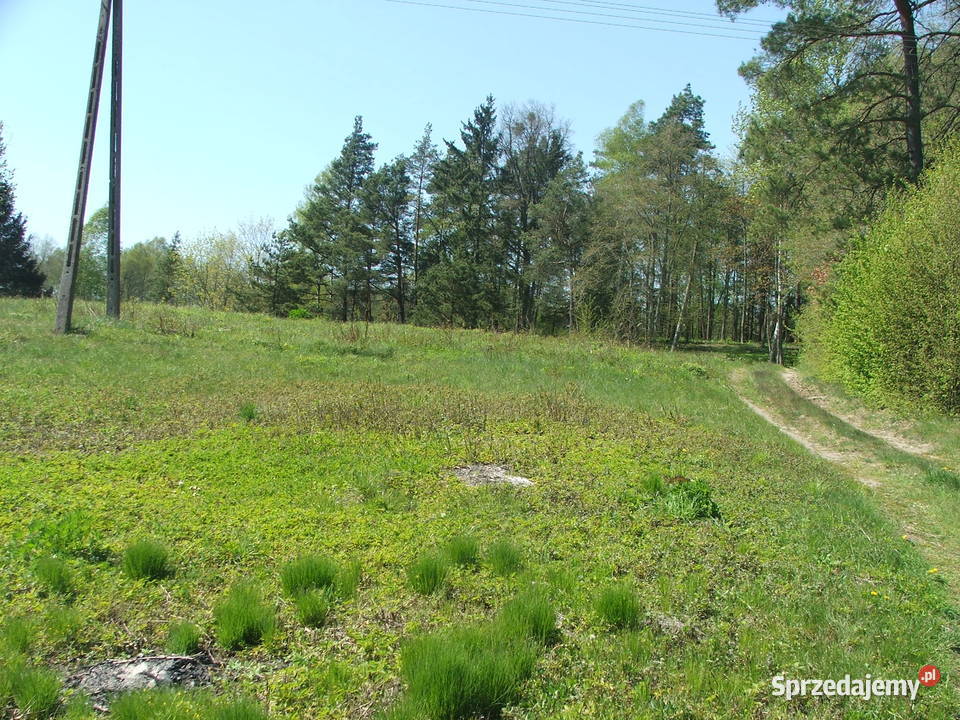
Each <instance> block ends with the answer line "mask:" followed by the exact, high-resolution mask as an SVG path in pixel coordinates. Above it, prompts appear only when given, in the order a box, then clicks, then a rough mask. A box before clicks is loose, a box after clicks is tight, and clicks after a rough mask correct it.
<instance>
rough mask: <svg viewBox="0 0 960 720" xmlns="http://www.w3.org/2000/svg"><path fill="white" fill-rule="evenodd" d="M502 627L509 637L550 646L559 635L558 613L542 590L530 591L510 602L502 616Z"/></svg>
mask: <svg viewBox="0 0 960 720" xmlns="http://www.w3.org/2000/svg"><path fill="white" fill-rule="evenodd" d="M500 625H501V626H502V628H503V630H504V632H506V633H507V634H508V635H510V636H513V637H519V638H524V639H527V640H531V641H533V642H535V643H537V644H538V645H549V644H550V643H552V642H554V641H555V640H556V638H557V636H558V634H559V631H558V629H557V613H556V611H555V610H554V609H553V604H552V603H551V602H550V599H549V598H548V597H547V596H546V594H545V593H544V592H542V591H540V590H528V591H526V592H524V593H521V594H520V595H517V596H516V597H515V598H513V600H511V601H510V602H508V603H507V604H506V605H505V606H504V608H503V612H502V613H501V615H500Z"/></svg>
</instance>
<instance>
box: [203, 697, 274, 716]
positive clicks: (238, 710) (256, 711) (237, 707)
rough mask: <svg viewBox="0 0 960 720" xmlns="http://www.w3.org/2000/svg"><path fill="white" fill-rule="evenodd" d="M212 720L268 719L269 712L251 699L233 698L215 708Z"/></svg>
mask: <svg viewBox="0 0 960 720" xmlns="http://www.w3.org/2000/svg"><path fill="white" fill-rule="evenodd" d="M209 717H210V720H268V716H267V713H266V712H265V711H264V710H263V708H261V707H260V706H259V705H257V704H256V703H254V702H251V701H249V700H233V701H230V702H228V703H227V704H225V705H220V706H218V707H216V708H214V709H213V712H212V713H211V714H210V715H209Z"/></svg>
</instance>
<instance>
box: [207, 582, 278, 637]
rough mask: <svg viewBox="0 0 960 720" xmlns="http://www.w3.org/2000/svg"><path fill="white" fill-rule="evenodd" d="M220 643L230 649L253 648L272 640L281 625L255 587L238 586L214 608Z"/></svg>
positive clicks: (245, 584)
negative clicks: (278, 624)
mask: <svg viewBox="0 0 960 720" xmlns="http://www.w3.org/2000/svg"><path fill="white" fill-rule="evenodd" d="M213 619H214V622H215V623H216V636H217V642H219V643H220V645H221V646H222V647H224V648H226V649H227V650H239V649H240V648H243V647H252V646H255V645H259V644H260V643H261V642H264V641H265V640H267V639H269V638H270V636H271V635H272V634H273V632H274V630H275V629H276V626H277V618H276V614H275V613H274V610H273V608H272V607H270V606H269V605H267V604H265V603H264V602H263V600H262V598H261V596H260V592H259V591H258V590H257V589H256V588H254V587H253V586H252V585H250V584H247V583H240V584H237V585H235V586H234V587H233V588H232V589H231V590H230V591H229V592H228V593H227V595H226V596H225V597H224V598H223V599H222V600H220V602H218V603H217V605H216V606H215V607H214V609H213Z"/></svg>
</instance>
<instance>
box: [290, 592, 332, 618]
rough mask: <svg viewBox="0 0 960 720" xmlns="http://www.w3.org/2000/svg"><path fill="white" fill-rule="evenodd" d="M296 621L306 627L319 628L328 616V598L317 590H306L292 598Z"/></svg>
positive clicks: (327, 595) (326, 594)
mask: <svg viewBox="0 0 960 720" xmlns="http://www.w3.org/2000/svg"><path fill="white" fill-rule="evenodd" d="M293 604H294V605H295V606H296V608H297V619H298V620H299V621H300V622H301V623H303V624H304V625H306V626H307V627H320V626H322V625H323V624H324V623H325V622H326V621H327V615H329V614H330V596H329V594H328V593H325V592H319V591H317V590H306V591H304V592H301V593H300V594H299V595H297V596H296V597H295V598H294V601H293Z"/></svg>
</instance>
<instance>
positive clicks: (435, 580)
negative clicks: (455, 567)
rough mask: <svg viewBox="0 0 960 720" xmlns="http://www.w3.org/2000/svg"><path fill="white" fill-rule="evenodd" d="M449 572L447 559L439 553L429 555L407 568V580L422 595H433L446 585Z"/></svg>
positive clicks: (422, 556)
mask: <svg viewBox="0 0 960 720" xmlns="http://www.w3.org/2000/svg"><path fill="white" fill-rule="evenodd" d="M449 570H450V566H449V564H448V561H447V558H446V557H444V556H443V555H441V554H440V553H438V552H432V553H427V554H425V555H421V556H420V557H418V558H417V559H416V560H414V562H413V564H412V565H410V567H408V568H407V579H408V580H409V581H410V587H412V588H413V589H414V590H416V591H417V592H418V593H420V594H421V595H432V594H433V593H435V592H437V591H438V590H440V589H441V588H442V587H443V586H444V585H445V584H446V581H447V573H448V572H449Z"/></svg>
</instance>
